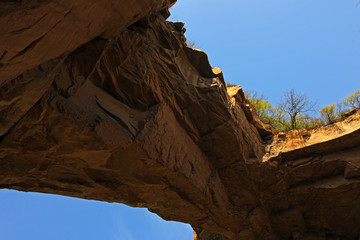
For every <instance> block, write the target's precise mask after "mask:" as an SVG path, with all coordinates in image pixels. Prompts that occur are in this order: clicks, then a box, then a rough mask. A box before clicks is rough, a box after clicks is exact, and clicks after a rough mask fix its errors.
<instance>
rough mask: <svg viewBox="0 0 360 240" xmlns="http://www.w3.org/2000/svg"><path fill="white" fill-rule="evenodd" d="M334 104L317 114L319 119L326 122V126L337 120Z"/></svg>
mask: <svg viewBox="0 0 360 240" xmlns="http://www.w3.org/2000/svg"><path fill="white" fill-rule="evenodd" d="M335 109H336V104H335V103H333V104H329V105H327V106H325V107H323V108H321V109H320V111H319V113H320V116H321V118H322V119H323V120H324V121H325V122H326V124H331V123H334V122H335V120H336V119H338V118H339V116H338V114H337V112H336V110H335Z"/></svg>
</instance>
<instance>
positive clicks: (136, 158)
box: [0, 0, 360, 240]
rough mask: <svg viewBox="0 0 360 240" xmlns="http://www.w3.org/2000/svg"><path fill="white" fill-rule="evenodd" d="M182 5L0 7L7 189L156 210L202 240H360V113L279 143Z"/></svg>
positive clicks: (1, 149) (0, 127)
mask: <svg viewBox="0 0 360 240" xmlns="http://www.w3.org/2000/svg"><path fill="white" fill-rule="evenodd" d="M173 3H174V1H165V0H164V1H161V0H158V1H127V2H123V1H105V0H104V1H84V2H82V1H76V3H74V2H73V1H18V2H4V1H3V2H1V3H0V9H1V10H0V26H1V28H0V29H1V30H0V33H1V35H2V36H4V37H3V38H1V40H0V56H1V57H0V76H1V77H0V97H1V98H0V123H1V124H0V141H1V145H0V187H1V188H11V189H18V190H22V191H37V192H46V193H55V194H62V195H66V196H73V197H80V198H86V199H97V200H102V201H109V202H121V203H125V204H128V205H130V206H137V207H147V208H149V210H150V211H152V212H155V213H157V214H158V215H159V216H161V217H163V218H164V219H168V220H176V221H182V222H187V223H190V224H191V225H192V226H193V228H194V229H195V231H196V232H197V237H198V239H207V240H210V239H357V237H358V233H359V230H360V229H359V226H360V224H359V223H360V205H359V204H358V203H359V202H360V199H359V196H360V170H359V169H360V158H359V156H360V149H359V143H360V135H359V127H360V124H359V119H360V116H359V115H360V113H354V114H353V115H351V116H349V118H347V119H346V120H345V121H343V122H339V123H336V124H335V125H331V126H328V127H323V128H320V129H318V130H316V131H314V132H310V133H309V132H306V133H305V132H304V133H303V132H298V133H289V134H287V135H275V132H274V130H273V129H272V128H271V126H268V125H266V124H263V123H262V122H260V120H259V118H258V116H257V115H256V114H255V112H254V109H253V108H252V106H251V105H250V104H249V102H248V101H247V100H246V99H245V97H244V94H243V92H242V90H241V88H240V87H235V88H231V89H229V91H228V92H227V90H226V87H225V84H224V79H223V77H222V73H221V71H220V70H219V69H213V68H211V66H210V65H209V62H208V59H207V56H206V54H205V53H204V52H202V51H199V50H196V49H192V48H188V47H186V43H185V42H186V39H185V37H184V35H183V33H184V30H183V29H182V27H183V25H182V24H179V23H171V22H167V21H166V20H165V19H166V18H167V17H168V16H169V13H168V8H169V7H170V6H171V5H172V4H173ZM9 22H11V24H8V23H9Z"/></svg>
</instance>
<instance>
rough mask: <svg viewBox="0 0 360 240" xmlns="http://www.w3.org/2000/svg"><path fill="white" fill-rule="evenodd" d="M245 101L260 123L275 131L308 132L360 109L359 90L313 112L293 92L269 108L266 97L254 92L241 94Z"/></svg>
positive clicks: (305, 100)
mask: <svg viewBox="0 0 360 240" xmlns="http://www.w3.org/2000/svg"><path fill="white" fill-rule="evenodd" d="M245 97H246V98H247V99H248V101H249V102H250V103H251V104H252V105H253V107H254V108H255V110H256V112H257V114H258V115H259V117H260V120H261V121H263V122H264V123H268V124H271V125H272V126H273V127H274V128H275V129H276V130H277V131H280V132H282V131H289V130H292V129H298V128H306V129H312V128H315V127H318V126H323V125H327V124H331V123H334V122H335V121H337V120H338V119H341V118H343V117H344V116H345V113H346V112H348V111H350V110H352V109H360V90H359V89H358V90H356V91H355V92H354V93H352V94H350V95H349V96H347V97H346V98H344V99H342V100H340V102H339V103H337V104H335V103H332V104H329V105H326V106H324V107H322V108H320V110H319V111H318V113H319V114H316V112H317V109H318V108H317V106H316V102H314V101H311V100H310V99H309V97H308V96H307V95H306V94H305V93H299V92H297V91H296V90H295V89H291V90H288V91H285V92H284V94H283V96H282V98H281V100H280V102H279V103H278V104H277V105H275V106H273V105H272V104H271V103H270V102H269V101H268V100H267V99H266V97H265V96H264V95H263V94H261V95H259V94H258V93H256V92H248V91H245Z"/></svg>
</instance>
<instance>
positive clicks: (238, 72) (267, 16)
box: [171, 0, 360, 106]
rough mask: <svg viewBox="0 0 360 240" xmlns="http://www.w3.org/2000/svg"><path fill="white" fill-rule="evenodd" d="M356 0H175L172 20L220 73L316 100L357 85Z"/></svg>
mask: <svg viewBox="0 0 360 240" xmlns="http://www.w3.org/2000/svg"><path fill="white" fill-rule="evenodd" d="M358 2H359V1H358V0H342V1H341V0H315V1H314V0H291V1H289V0H270V1H269V0H226V1H220V0H207V1H205V0H196V1H192V0H180V1H179V2H178V3H177V5H175V6H174V8H173V11H172V17H171V19H173V20H178V21H183V22H185V27H186V29H187V32H186V34H185V35H186V36H187V38H188V39H190V40H192V41H195V42H196V43H197V45H198V47H199V48H200V49H203V50H204V51H205V52H207V54H208V56H209V59H210V62H211V64H212V65H213V67H220V68H221V69H222V70H223V73H224V76H225V80H226V81H228V82H231V83H234V84H237V85H241V86H242V87H243V88H245V89H248V90H256V91H257V92H259V93H264V94H265V95H266V96H267V97H268V99H269V100H270V102H271V103H274V104H275V103H277V102H278V100H279V98H280V96H281V95H282V93H283V92H284V91H285V90H287V89H291V88H295V89H298V90H299V91H300V92H305V93H307V94H308V96H309V97H310V98H311V99H313V100H318V104H319V106H324V105H327V104H329V103H332V102H334V103H336V102H338V101H339V100H340V99H342V98H344V97H346V96H347V95H349V94H351V93H353V92H354V91H355V90H356V89H358V88H360V6H358Z"/></svg>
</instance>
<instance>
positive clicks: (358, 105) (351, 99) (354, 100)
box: [340, 89, 360, 109]
mask: <svg viewBox="0 0 360 240" xmlns="http://www.w3.org/2000/svg"><path fill="white" fill-rule="evenodd" d="M340 104H343V105H345V106H346V107H350V108H351V109H360V89H357V90H356V91H355V92H354V93H353V94H350V95H349V96H347V97H346V98H344V99H342V100H340Z"/></svg>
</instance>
